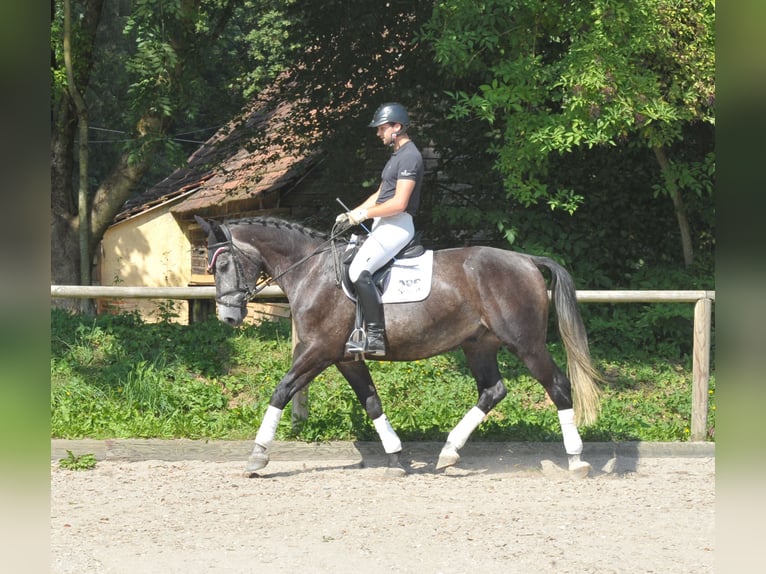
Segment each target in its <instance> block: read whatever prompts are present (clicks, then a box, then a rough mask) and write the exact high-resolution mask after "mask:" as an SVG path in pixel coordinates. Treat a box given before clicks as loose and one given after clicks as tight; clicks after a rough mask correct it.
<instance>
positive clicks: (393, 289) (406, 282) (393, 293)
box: [343, 249, 434, 303]
mask: <svg viewBox="0 0 766 574" xmlns="http://www.w3.org/2000/svg"><path fill="white" fill-rule="evenodd" d="M433 268H434V252H433V250H432V249H428V250H426V252H425V253H423V255H420V256H419V257H412V258H408V259H396V260H395V261H394V264H393V266H392V267H391V278H390V279H389V281H388V285H387V286H386V290H385V291H384V292H383V295H382V297H381V300H382V301H383V303H414V302H415V301H422V300H423V299H425V298H426V297H428V295H429V293H431V277H432V276H433ZM343 290H344V291H345V293H346V295H348V297H349V298H351V299H353V300H354V301H356V296H355V295H354V294H352V293H349V292H348V291H347V290H346V286H345V284H344V285H343Z"/></svg>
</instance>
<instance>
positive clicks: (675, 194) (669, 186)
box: [654, 146, 694, 267]
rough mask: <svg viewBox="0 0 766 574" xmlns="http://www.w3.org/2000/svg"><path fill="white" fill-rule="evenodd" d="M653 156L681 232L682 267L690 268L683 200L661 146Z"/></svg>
mask: <svg viewBox="0 0 766 574" xmlns="http://www.w3.org/2000/svg"><path fill="white" fill-rule="evenodd" d="M654 155H655V157H656V158H657V162H658V163H659V164H660V171H661V172H662V179H663V180H664V182H665V189H666V190H667V192H668V195H669V196H670V199H671V200H672V201H673V207H674V208H675V212H676V219H677V220H678V230H679V231H680V232H681V249H682V251H683V256H684V265H685V266H686V267H691V265H692V264H693V263H694V249H693V247H692V235H691V230H690V228H689V220H688V219H687V217H686V207H685V206H684V200H683V197H682V196H681V190H680V189H678V184H677V183H676V179H675V176H674V175H673V173H672V170H671V168H670V162H669V161H668V158H667V155H665V149H664V148H663V147H662V146H657V147H655V148H654Z"/></svg>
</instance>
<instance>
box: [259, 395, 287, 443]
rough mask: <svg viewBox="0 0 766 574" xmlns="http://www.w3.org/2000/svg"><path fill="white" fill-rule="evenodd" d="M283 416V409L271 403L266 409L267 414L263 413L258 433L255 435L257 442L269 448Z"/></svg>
mask: <svg viewBox="0 0 766 574" xmlns="http://www.w3.org/2000/svg"><path fill="white" fill-rule="evenodd" d="M281 418H282V409H278V408H276V407H272V406H271V405H269V408H268V409H266V414H265V415H263V420H262V421H261V426H260V428H259V429H258V434H257V435H255V442H256V443H257V444H259V445H261V446H262V447H264V448H269V446H270V445H271V443H272V442H274V436H275V435H276V434H277V426H278V425H279V419H281Z"/></svg>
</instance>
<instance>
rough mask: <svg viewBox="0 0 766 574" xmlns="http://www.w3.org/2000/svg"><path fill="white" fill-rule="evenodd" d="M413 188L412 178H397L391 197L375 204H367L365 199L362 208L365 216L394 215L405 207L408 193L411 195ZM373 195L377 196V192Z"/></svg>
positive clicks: (413, 181) (408, 199)
mask: <svg viewBox="0 0 766 574" xmlns="http://www.w3.org/2000/svg"><path fill="white" fill-rule="evenodd" d="M414 189H415V180H414V179H398V180H397V181H396V192H395V193H394V196H393V197H392V198H391V199H389V200H387V201H384V202H383V203H379V204H377V205H376V204H375V203H373V204H372V205H370V206H367V203H368V202H367V201H365V202H364V204H363V206H362V208H364V209H366V210H367V217H388V216H389V215H396V214H397V213H401V212H403V211H404V210H405V209H407V204H408V203H409V201H410V195H412V190H414ZM374 195H375V196H376V197H377V193H376V194H374ZM365 206H366V207H365Z"/></svg>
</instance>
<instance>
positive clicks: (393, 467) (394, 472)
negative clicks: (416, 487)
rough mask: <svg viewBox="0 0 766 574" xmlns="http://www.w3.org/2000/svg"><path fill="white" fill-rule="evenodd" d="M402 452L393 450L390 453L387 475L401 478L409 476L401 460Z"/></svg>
mask: <svg viewBox="0 0 766 574" xmlns="http://www.w3.org/2000/svg"><path fill="white" fill-rule="evenodd" d="M400 454H401V452H392V453H389V454H388V465H387V467H386V476H387V477H389V478H399V477H402V476H407V469H405V468H404V466H402V463H401V461H400V460H399V455H400Z"/></svg>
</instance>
